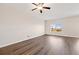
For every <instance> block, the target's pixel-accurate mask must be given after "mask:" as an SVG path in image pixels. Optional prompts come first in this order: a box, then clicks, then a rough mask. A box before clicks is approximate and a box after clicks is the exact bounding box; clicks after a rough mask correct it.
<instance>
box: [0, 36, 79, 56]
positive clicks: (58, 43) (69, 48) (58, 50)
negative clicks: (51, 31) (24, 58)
mask: <svg viewBox="0 0 79 59" xmlns="http://www.w3.org/2000/svg"><path fill="white" fill-rule="evenodd" d="M0 55H79V38H74V37H64V36H52V35H43V36H40V37H36V38H33V39H30V40H26V41H23V42H19V43H16V44H13V45H9V46H7V47H3V48H0Z"/></svg>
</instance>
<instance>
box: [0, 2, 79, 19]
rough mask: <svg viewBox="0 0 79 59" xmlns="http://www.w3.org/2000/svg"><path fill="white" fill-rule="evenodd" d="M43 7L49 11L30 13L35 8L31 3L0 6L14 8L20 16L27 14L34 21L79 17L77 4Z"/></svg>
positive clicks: (78, 4)
mask: <svg viewBox="0 0 79 59" xmlns="http://www.w3.org/2000/svg"><path fill="white" fill-rule="evenodd" d="M45 5H47V6H49V7H51V9H50V10H44V11H43V13H42V14H41V13H40V12H39V11H38V10H35V11H31V10H32V9H33V8H34V7H35V6H34V5H32V4H31V3H17V4H11V3H10V4H7V3H6V4H0V7H4V6H6V8H9V7H11V8H15V9H16V10H18V12H19V13H20V12H21V14H23V15H24V14H27V15H29V16H31V17H32V18H34V19H42V20H49V19H59V18H64V17H69V16H75V15H79V3H51V4H48V3H46V4H45Z"/></svg>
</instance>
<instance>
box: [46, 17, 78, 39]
mask: <svg viewBox="0 0 79 59" xmlns="http://www.w3.org/2000/svg"><path fill="white" fill-rule="evenodd" d="M45 23H46V26H45V28H46V30H45V32H46V34H51V35H59V36H69V37H78V38H79V16H72V17H68V18H62V19H54V20H46V21H45ZM53 23H60V24H62V25H63V31H62V32H50V25H51V24H53Z"/></svg>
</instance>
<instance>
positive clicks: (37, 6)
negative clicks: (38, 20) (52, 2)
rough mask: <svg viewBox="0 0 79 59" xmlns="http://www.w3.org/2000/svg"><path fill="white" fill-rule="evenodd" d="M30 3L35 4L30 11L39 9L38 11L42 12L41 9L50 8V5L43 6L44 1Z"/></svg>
mask: <svg viewBox="0 0 79 59" xmlns="http://www.w3.org/2000/svg"><path fill="white" fill-rule="evenodd" d="M32 4H33V5H35V6H36V7H35V8H34V9H32V11H34V10H36V9H38V10H39V11H40V13H42V12H43V11H42V10H43V9H48V10H50V9H51V8H50V7H47V6H44V3H38V4H36V3H32Z"/></svg>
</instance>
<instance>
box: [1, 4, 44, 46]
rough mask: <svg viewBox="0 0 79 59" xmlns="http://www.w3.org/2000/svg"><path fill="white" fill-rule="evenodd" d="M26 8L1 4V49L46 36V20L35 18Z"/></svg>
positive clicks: (21, 5)
mask: <svg viewBox="0 0 79 59" xmlns="http://www.w3.org/2000/svg"><path fill="white" fill-rule="evenodd" d="M24 6H25V5H23V4H0V47H4V46H7V45H9V44H13V43H16V42H20V41H23V40H27V39H30V38H34V37H37V36H41V35H43V34H44V20H42V19H39V18H36V17H33V16H32V15H31V14H29V12H28V11H29V10H28V11H27V9H25V8H24ZM25 7H26V6H25ZM22 8H23V9H22ZM30 11H31V10H30Z"/></svg>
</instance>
